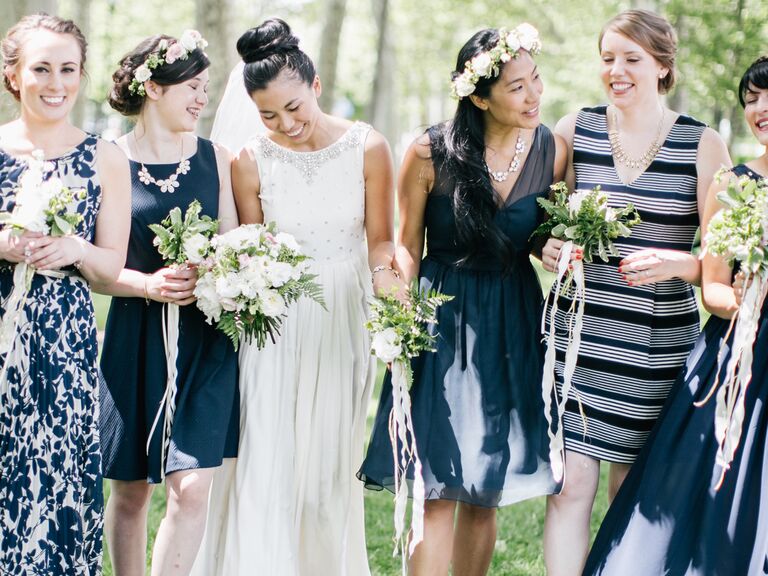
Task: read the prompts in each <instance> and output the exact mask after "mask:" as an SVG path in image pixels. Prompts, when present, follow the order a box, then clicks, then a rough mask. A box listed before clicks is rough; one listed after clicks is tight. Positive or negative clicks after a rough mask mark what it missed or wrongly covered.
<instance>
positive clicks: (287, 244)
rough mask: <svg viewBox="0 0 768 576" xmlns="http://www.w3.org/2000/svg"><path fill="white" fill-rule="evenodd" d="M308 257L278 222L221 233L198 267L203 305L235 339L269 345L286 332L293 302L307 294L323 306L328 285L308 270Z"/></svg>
mask: <svg viewBox="0 0 768 576" xmlns="http://www.w3.org/2000/svg"><path fill="white" fill-rule="evenodd" d="M308 259H309V258H308V256H306V255H304V254H302V253H301V248H300V247H299V245H298V243H297V242H296V240H295V238H294V237H293V236H291V235H290V234H286V233H284V232H277V229H276V226H275V224H274V223H269V224H244V225H241V226H239V227H238V228H235V229H234V230H230V231H229V232H227V233H225V234H221V235H218V236H215V237H214V238H213V240H212V241H211V250H210V251H209V253H208V255H207V257H206V258H205V259H204V260H203V262H202V263H201V264H200V266H199V267H198V273H199V278H198V280H197V286H196V287H195V296H196V297H197V307H198V308H200V310H202V312H203V314H205V316H206V319H207V321H208V323H209V324H212V323H213V322H216V327H217V328H218V329H219V330H221V331H222V332H224V333H225V334H226V335H227V336H229V338H230V339H231V340H232V344H234V346H235V350H237V348H238V347H239V344H240V341H241V340H242V339H243V338H244V339H246V340H248V341H251V340H252V339H255V340H256V345H257V346H258V347H259V348H262V347H264V344H265V343H266V339H267V336H269V337H270V338H271V339H272V341H273V342H274V341H275V337H276V336H277V335H278V334H279V333H280V326H281V324H282V318H283V317H284V316H285V314H286V312H287V310H288V306H289V305H290V304H291V303H292V302H295V301H296V300H298V299H299V298H301V297H302V296H307V297H309V298H311V299H312V300H314V301H316V302H318V303H319V304H321V305H322V306H323V307H324V306H325V303H324V301H323V291H322V287H321V286H320V285H319V284H317V283H316V282H314V279H315V277H316V276H315V275H314V274H308V273H307V268H308V262H307V260H308Z"/></svg>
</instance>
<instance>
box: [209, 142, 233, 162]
mask: <svg viewBox="0 0 768 576" xmlns="http://www.w3.org/2000/svg"><path fill="white" fill-rule="evenodd" d="M211 144H213V151H214V153H215V154H216V162H218V163H219V164H221V163H222V162H226V163H229V162H232V158H233V157H234V156H233V154H232V152H231V151H230V149H229V148H227V147H226V146H224V144H220V143H218V142H213V141H212V142H211Z"/></svg>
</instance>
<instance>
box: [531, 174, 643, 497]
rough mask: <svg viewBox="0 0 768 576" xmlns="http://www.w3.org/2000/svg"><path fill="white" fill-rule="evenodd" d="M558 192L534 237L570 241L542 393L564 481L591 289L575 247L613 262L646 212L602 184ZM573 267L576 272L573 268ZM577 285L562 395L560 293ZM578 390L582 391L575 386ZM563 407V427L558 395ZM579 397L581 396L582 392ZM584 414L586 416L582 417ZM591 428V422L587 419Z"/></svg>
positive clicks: (561, 259)
mask: <svg viewBox="0 0 768 576" xmlns="http://www.w3.org/2000/svg"><path fill="white" fill-rule="evenodd" d="M551 190H552V195H551V197H550V198H549V199H547V198H539V199H538V203H539V204H540V205H541V207H542V208H544V210H545V212H546V213H547V215H548V216H549V217H548V219H547V220H546V221H544V222H543V223H542V224H540V225H539V227H538V228H536V230H535V231H534V232H533V235H534V236H547V237H549V236H553V237H555V238H559V239H561V240H565V244H563V246H562V248H560V254H559V255H558V258H557V264H556V266H557V271H556V274H557V278H556V280H555V288H554V290H553V292H554V297H553V299H552V306H551V308H550V310H549V331H548V333H547V351H546V354H545V356H544V376H543V380H542V396H543V399H544V414H545V416H546V418H547V423H548V424H549V426H548V428H547V432H548V434H549V448H550V453H549V456H550V462H551V465H552V474H553V475H554V477H555V480H556V481H557V482H560V481H561V480H562V478H563V474H564V465H565V464H564V463H565V444H564V439H563V430H562V428H563V427H562V418H563V414H564V413H565V404H566V402H567V401H568V395H569V393H570V391H571V389H572V383H571V380H572V378H573V373H574V371H575V369H576V361H577V359H578V356H579V346H580V345H581V326H582V321H583V317H584V307H585V304H586V292H585V290H586V288H585V280H584V265H583V262H582V261H581V260H574V261H573V262H572V263H571V252H572V251H573V248H574V246H581V247H582V248H583V250H584V260H585V261H586V262H592V260H593V258H595V257H599V258H600V259H601V260H603V261H604V262H608V258H609V256H618V255H619V251H618V249H617V248H616V246H615V245H614V243H613V241H614V240H616V239H617V238H619V237H621V236H625V237H626V236H629V235H630V234H631V233H632V230H631V228H632V227H633V226H635V225H637V224H639V223H640V216H639V215H638V213H637V210H635V207H634V206H633V205H632V204H627V205H626V206H624V207H623V208H620V209H616V208H611V207H610V206H608V195H607V194H606V193H605V192H602V191H601V190H600V187H599V186H597V187H595V188H594V189H593V190H584V191H576V192H573V193H569V192H568V187H567V186H566V185H565V182H558V183H556V184H553V185H552V186H551ZM569 265H571V266H572V268H573V270H572V271H570V270H569ZM571 285H573V286H574V290H573V299H572V306H573V307H575V308H576V317H575V319H574V322H571V323H569V324H568V346H567V348H566V352H565V367H564V369H563V389H562V394H561V397H560V399H558V398H557V393H556V388H555V314H556V313H557V310H558V305H557V301H558V297H559V296H560V294H562V293H563V292H564V291H565V290H567V289H568V288H569V287H570V286H571ZM546 315H547V313H546V309H545V312H544V316H543V317H542V319H541V323H542V333H544V332H545V330H546ZM574 392H576V390H575V389H574ZM553 394H554V396H555V403H556V405H557V418H558V422H557V426H556V428H555V429H553V426H552V411H551V406H552V396H553ZM577 398H578V394H577ZM582 418H583V416H582ZM585 427H586V422H585Z"/></svg>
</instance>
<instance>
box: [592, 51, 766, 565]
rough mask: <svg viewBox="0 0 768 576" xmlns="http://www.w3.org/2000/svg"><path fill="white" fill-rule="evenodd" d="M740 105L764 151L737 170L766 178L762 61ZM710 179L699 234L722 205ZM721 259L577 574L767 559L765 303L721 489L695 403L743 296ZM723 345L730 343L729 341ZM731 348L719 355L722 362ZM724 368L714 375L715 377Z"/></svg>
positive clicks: (711, 417)
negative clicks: (669, 385) (659, 404)
mask: <svg viewBox="0 0 768 576" xmlns="http://www.w3.org/2000/svg"><path fill="white" fill-rule="evenodd" d="M739 101H740V102H741V105H742V106H743V107H744V116H745V118H746V121H747V124H748V125H749V127H750V129H751V130H752V133H753V134H754V135H755V137H756V138H757V140H758V142H759V143H760V145H761V146H763V148H764V150H763V154H762V155H761V156H760V157H758V158H755V159H754V160H752V161H750V162H747V163H746V164H739V165H738V166H736V167H734V168H733V174H734V175H736V176H744V175H746V176H749V177H750V178H754V179H760V178H764V177H765V176H766V175H768V128H766V126H765V124H766V122H768V58H766V57H765V56H764V57H762V58H759V59H758V60H756V61H755V62H754V63H753V64H752V65H751V66H750V67H749V68H748V69H747V71H746V72H745V74H744V76H742V78H741V83H740V84H739ZM726 183H727V179H723V181H722V183H720V184H718V183H715V184H713V186H712V188H711V190H710V192H709V196H708V198H707V208H706V212H705V216H704V221H703V223H702V232H703V235H705V234H706V229H707V224H708V223H709V221H710V220H711V218H712V216H713V215H714V214H715V213H716V212H717V211H718V210H719V209H720V208H721V205H720V203H719V202H718V201H717V198H716V194H717V193H718V192H719V191H720V190H722V189H723V188H724V187H725V185H726ZM733 272H734V271H733V270H732V269H731V268H730V266H728V264H727V263H726V262H725V261H723V260H722V259H721V258H716V257H713V256H709V255H708V256H706V257H705V258H704V263H703V271H702V289H703V300H704V306H705V307H706V308H707V310H709V311H710V312H711V313H712V314H713V316H712V317H711V318H710V320H709V321H708V322H707V325H706V326H705V327H704V331H703V333H702V334H701V336H700V337H699V340H698V341H697V343H696V347H695V348H694V351H693V353H692V354H691V356H690V358H689V360H688V365H687V366H686V369H685V370H684V371H682V372H681V373H680V376H679V377H678V379H677V382H676V383H675V388H674V392H673V394H672V395H671V396H670V399H669V401H668V403H667V405H666V407H665V410H664V413H663V414H662V416H661V419H660V420H659V423H658V425H657V426H656V428H655V430H654V432H653V434H652V436H651V438H650V439H649V441H648V444H647V445H646V448H645V449H644V450H643V451H642V452H641V453H640V456H639V458H638V460H637V463H636V465H635V466H634V467H633V468H632V470H631V471H630V473H629V475H628V476H627V479H626V481H625V482H624V485H623V486H622V488H621V490H620V491H619V493H618V495H617V497H616V500H615V501H614V503H613V505H612V506H611V508H610V510H609V511H608V514H607V516H606V517H605V520H604V521H603V525H602V526H601V528H600V532H599V533H598V534H597V539H596V540H595V543H594V546H593V548H592V552H591V553H590V555H589V558H588V560H587V566H586V568H585V570H584V574H590V575H592V574H602V575H605V576H608V575H616V576H645V575H647V574H669V575H670V576H682V575H688V576H694V575H696V576H722V575H725V574H734V575H739V576H742V575H743V576H758V575H762V574H765V573H766V562H768V491H766V486H768V453H767V452H766V441H767V440H768V416H767V415H766V410H765V407H766V404H768V355H767V354H766V350H768V303H767V304H765V305H764V306H763V309H762V312H761V315H760V320H759V322H758V331H757V340H756V341H755V345H754V353H755V354H754V361H753V363H752V381H751V383H750V384H749V387H748V388H747V393H746V398H745V404H744V424H743V429H742V435H741V442H740V446H739V447H738V450H737V452H736V454H735V457H734V459H733V462H731V465H730V469H728V470H727V471H726V472H725V477H724V481H723V484H722V486H720V488H719V489H718V488H716V486H717V484H718V482H719V481H720V477H721V474H722V472H723V469H722V467H721V466H720V465H718V464H717V463H716V462H715V452H716V450H717V446H718V441H717V439H716V438H715V430H714V428H715V427H714V424H715V398H714V396H713V397H712V398H710V399H709V400H708V401H707V402H706V403H705V404H704V405H703V407H701V408H697V407H695V406H694V402H698V401H700V400H703V399H704V398H705V397H706V396H707V394H708V393H709V392H710V390H711V389H712V386H713V385H714V383H715V378H716V377H717V373H718V368H717V367H718V358H717V356H718V352H719V351H720V347H721V345H722V344H723V339H724V338H726V337H727V336H728V334H727V333H728V328H729V325H730V318H731V317H732V316H733V315H734V313H735V312H736V310H737V308H738V305H739V303H740V299H741V296H742V291H743V286H742V283H741V281H740V279H737V280H736V282H734V283H733V286H732V285H731V279H732V278H733ZM729 342H730V340H729ZM729 360H730V352H728V353H726V355H725V356H724V357H723V358H722V359H721V361H720V362H721V365H722V366H727V364H728V362H729ZM722 378H723V373H722V372H721V373H720V381H722Z"/></svg>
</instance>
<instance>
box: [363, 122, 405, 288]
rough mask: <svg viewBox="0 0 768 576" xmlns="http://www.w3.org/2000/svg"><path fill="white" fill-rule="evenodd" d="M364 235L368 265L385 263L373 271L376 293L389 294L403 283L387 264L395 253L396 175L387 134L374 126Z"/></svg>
mask: <svg viewBox="0 0 768 576" xmlns="http://www.w3.org/2000/svg"><path fill="white" fill-rule="evenodd" d="M363 170H364V177H365V235H366V238H367V240H368V265H369V266H370V267H371V270H374V269H376V267H378V266H385V267H386V268H384V269H383V270H381V271H379V272H376V273H375V274H374V275H373V287H374V292H375V293H376V294H388V293H390V292H391V291H392V289H393V287H394V288H399V287H400V286H402V284H401V283H400V282H398V281H397V278H395V276H394V273H393V272H392V271H391V270H389V269H388V268H389V267H391V266H392V263H393V258H394V255H395V240H394V211H395V198H394V175H393V168H392V154H391V153H390V150H389V144H387V141H386V140H385V139H384V137H383V136H382V135H381V134H379V133H378V132H376V131H375V130H371V132H370V133H369V134H368V137H367V138H366V142H365V165H364V169H363Z"/></svg>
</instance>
